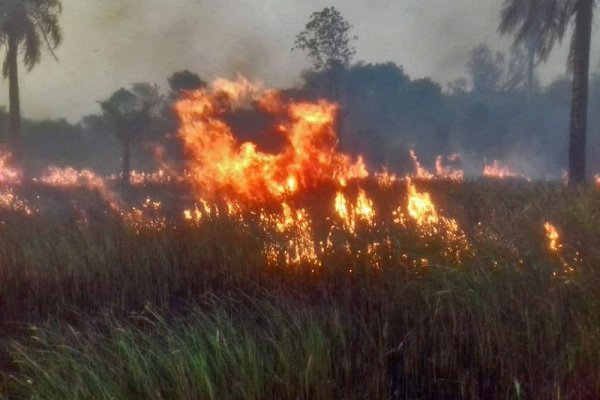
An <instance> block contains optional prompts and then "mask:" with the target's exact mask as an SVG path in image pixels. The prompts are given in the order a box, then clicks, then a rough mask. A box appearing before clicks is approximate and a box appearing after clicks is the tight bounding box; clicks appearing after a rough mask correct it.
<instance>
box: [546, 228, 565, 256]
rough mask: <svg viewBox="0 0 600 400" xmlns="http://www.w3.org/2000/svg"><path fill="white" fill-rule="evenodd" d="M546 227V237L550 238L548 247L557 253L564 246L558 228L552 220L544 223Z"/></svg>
mask: <svg viewBox="0 0 600 400" xmlns="http://www.w3.org/2000/svg"><path fill="white" fill-rule="evenodd" d="M544 229H545V230H546V238H547V239H548V248H549V249H550V250H551V251H552V252H554V253H557V252H558V251H559V250H560V249H561V247H562V245H561V244H560V235H559V233H558V229H556V227H555V226H554V225H552V224H551V223H550V222H545V223H544Z"/></svg>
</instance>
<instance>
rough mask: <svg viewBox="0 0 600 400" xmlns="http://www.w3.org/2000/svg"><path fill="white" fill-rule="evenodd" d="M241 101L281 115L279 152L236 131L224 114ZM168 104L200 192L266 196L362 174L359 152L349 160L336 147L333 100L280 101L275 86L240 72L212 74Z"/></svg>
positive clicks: (255, 197) (253, 198) (342, 181)
mask: <svg viewBox="0 0 600 400" xmlns="http://www.w3.org/2000/svg"><path fill="white" fill-rule="evenodd" d="M248 103H252V104H253V105H254V106H255V107H258V108H260V109H261V110H262V111H263V112H265V113H267V114H270V115H271V116H272V117H274V118H278V119H279V120H280V123H279V134H280V135H282V137H283V139H284V146H283V148H282V149H281V150H280V151H279V152H277V153H267V152H264V151H262V150H260V149H259V148H258V147H257V145H256V144H254V143H250V142H246V143H239V142H238V140H237V139H236V138H235V136H234V134H233V132H232V131H231V128H230V127H229V126H228V125H227V123H226V122H225V120H224V116H225V114H226V113H227V112H229V111H231V110H234V109H236V108H240V107H243V106H247V105H248ZM175 110H176V111H177V113H178V115H179V118H180V120H181V126H180V129H179V133H178V134H179V137H180V138H181V139H182V141H183V143H184V145H185V148H186V151H187V153H188V155H189V158H190V167H189V170H190V173H191V179H192V181H193V184H194V186H195V187H196V189H197V190H198V192H199V193H202V195H203V196H206V197H209V198H214V197H216V196H218V195H225V196H229V197H232V198H236V199H239V200H248V201H265V200H270V199H279V198H282V196H284V195H286V194H289V193H295V192H297V191H299V190H302V189H306V188H312V187H316V186H318V185H319V184H322V183H327V182H337V183H339V184H341V185H345V183H346V182H347V181H348V180H350V179H354V178H364V177H366V176H368V172H367V170H366V167H365V164H364V162H363V161H362V159H361V158H360V157H359V158H358V159H356V160H352V158H351V157H350V156H349V155H347V154H343V153H340V152H338V151H337V144H338V139H337V136H336V133H335V131H334V129H333V126H334V121H335V116H336V112H337V106H336V105H334V104H332V103H329V102H327V101H325V100H321V101H318V102H316V103H308V102H293V101H284V100H281V98H280V96H279V95H278V94H277V93H276V92H274V91H269V90H265V89H264V88H262V86H261V85H258V84H252V83H250V82H248V81H247V80H245V79H242V78H239V79H238V80H237V81H227V80H224V79H219V80H217V81H216V82H215V83H214V84H213V85H212V88H210V89H200V90H197V91H195V92H192V93H189V94H188V95H187V97H185V98H184V99H182V100H180V101H178V102H177V103H176V105H175Z"/></svg>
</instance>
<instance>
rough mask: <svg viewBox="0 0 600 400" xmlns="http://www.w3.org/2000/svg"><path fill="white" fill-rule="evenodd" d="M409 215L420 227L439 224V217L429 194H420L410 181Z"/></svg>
mask: <svg viewBox="0 0 600 400" xmlns="http://www.w3.org/2000/svg"><path fill="white" fill-rule="evenodd" d="M407 209H408V214H409V215H410V216H411V217H412V218H414V219H415V220H416V221H417V223H418V224H419V225H432V224H436V223H438V222H439V217H438V214H437V211H436V210H435V206H434V205H433V203H432V201H431V198H430V196H429V193H419V192H417V189H416V188H415V185H413V184H412V182H411V181H410V180H408V206H407Z"/></svg>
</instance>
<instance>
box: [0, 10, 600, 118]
mask: <svg viewBox="0 0 600 400" xmlns="http://www.w3.org/2000/svg"><path fill="white" fill-rule="evenodd" d="M63 5H64V13H63V16H62V17H61V24H62V26H63V29H64V33H65V35H64V36H65V39H64V43H63V45H62V46H61V47H60V48H59V49H58V56H59V58H60V62H55V61H54V60H52V58H51V57H49V56H48V55H47V54H46V55H45V56H44V58H43V60H42V65H40V66H38V67H37V68H36V69H34V71H33V72H32V73H30V74H24V73H23V74H22V79H21V86H22V94H23V96H22V101H23V111H24V113H25V115H27V116H29V117H32V118H39V117H53V118H60V117H67V118H68V119H69V120H70V121H77V120H78V119H79V118H80V117H82V116H83V115H85V114H89V113H91V112H96V111H97V109H98V106H97V103H96V102H97V100H99V99H103V98H106V97H107V96H108V95H110V93H112V91H114V90H116V89H118V88H119V87H122V86H127V85H129V83H130V82H140V81H149V82H155V83H159V84H161V85H163V86H164V85H165V79H166V78H167V77H168V76H169V75H170V74H172V73H173V72H175V71H177V70H181V69H189V70H192V71H194V72H197V73H198V74H200V75H201V76H202V77H203V78H204V79H205V80H211V79H212V78H214V77H216V76H222V75H225V76H228V77H233V76H235V74H237V73H242V74H246V75H249V76H250V77H257V78H260V79H261V80H263V81H265V82H266V83H267V84H268V85H270V86H275V87H290V86H292V85H294V84H297V83H298V82H299V76H300V72H301V71H302V70H303V69H306V68H307V67H309V63H308V61H307V59H306V57H305V56H304V55H303V54H302V53H301V52H290V48H291V46H292V44H293V40H294V36H295V34H297V33H298V32H299V31H300V30H301V29H302V28H303V27H304V25H305V24H306V22H307V20H308V17H309V15H310V14H311V13H312V12H314V11H317V10H320V9H322V8H323V7H324V6H326V5H333V6H335V7H337V8H338V9H340V11H341V12H342V14H343V15H344V16H345V17H346V18H347V19H348V20H349V21H350V22H351V24H352V25H353V26H354V32H355V33H356V34H357V35H358V36H359V40H358V42H357V43H356V47H357V60H365V61H368V62H385V61H394V62H396V63H397V64H399V65H403V66H404V68H405V70H406V71H407V72H408V73H409V75H410V76H411V77H412V78H420V77H425V76H429V77H432V78H433V79H434V80H436V81H438V82H441V83H442V84H444V83H445V82H447V81H451V80H454V79H455V78H457V77H459V76H462V75H463V74H464V65H465V59H466V57H467V56H468V53H469V50H470V49H471V48H473V47H474V46H475V45H476V44H477V43H479V42H481V41H482V40H485V41H487V42H488V43H490V44H491V45H492V47H494V48H497V47H500V48H501V49H506V48H507V47H508V45H509V40H508V39H499V38H498V35H497V32H496V26H497V23H498V15H499V14H498V13H499V9H500V6H501V4H500V2H498V1H495V0H485V1H482V0H456V1H453V2H446V3H444V4H443V5H442V4H441V3H440V4H438V3H436V2H423V1H420V0H407V1H403V2H399V1H392V0H376V1H373V0H369V1H367V0H332V1H330V2H329V3H327V4H324V3H323V2H322V1H318V0H306V1H299V0H287V1H280V0H265V1H262V2H256V1H252V0H237V1H234V0H202V1H198V0H172V1H169V2H165V1H161V0H103V1H97V0H63ZM596 36H598V35H596ZM564 60H565V57H564V49H563V50H561V51H558V52H556V53H555V56H554V58H552V59H551V61H550V62H549V63H548V64H547V65H546V66H544V67H543V70H544V71H545V72H543V73H542V78H543V81H544V82H548V80H549V79H550V78H551V77H554V76H555V75H556V74H557V73H558V72H561V71H564V67H565V62H564ZM7 86H8V85H7V83H6V82H5V81H3V82H2V83H1V84H0V95H1V97H0V104H2V103H4V104H6V103H7V94H6V92H7V89H8V87H7ZM48 99H52V101H48Z"/></svg>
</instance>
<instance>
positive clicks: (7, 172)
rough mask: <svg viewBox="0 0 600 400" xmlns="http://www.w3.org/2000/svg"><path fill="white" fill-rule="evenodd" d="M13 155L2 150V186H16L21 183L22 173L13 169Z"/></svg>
mask: <svg viewBox="0 0 600 400" xmlns="http://www.w3.org/2000/svg"><path fill="white" fill-rule="evenodd" d="M11 157H12V155H11V154H10V153H8V152H7V151H4V150H2V149H0V184H16V183H19V182H20V181H21V175H22V174H21V171H19V170H18V169H16V168H14V167H12V166H11V165H10V164H11V162H10V159H11Z"/></svg>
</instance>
